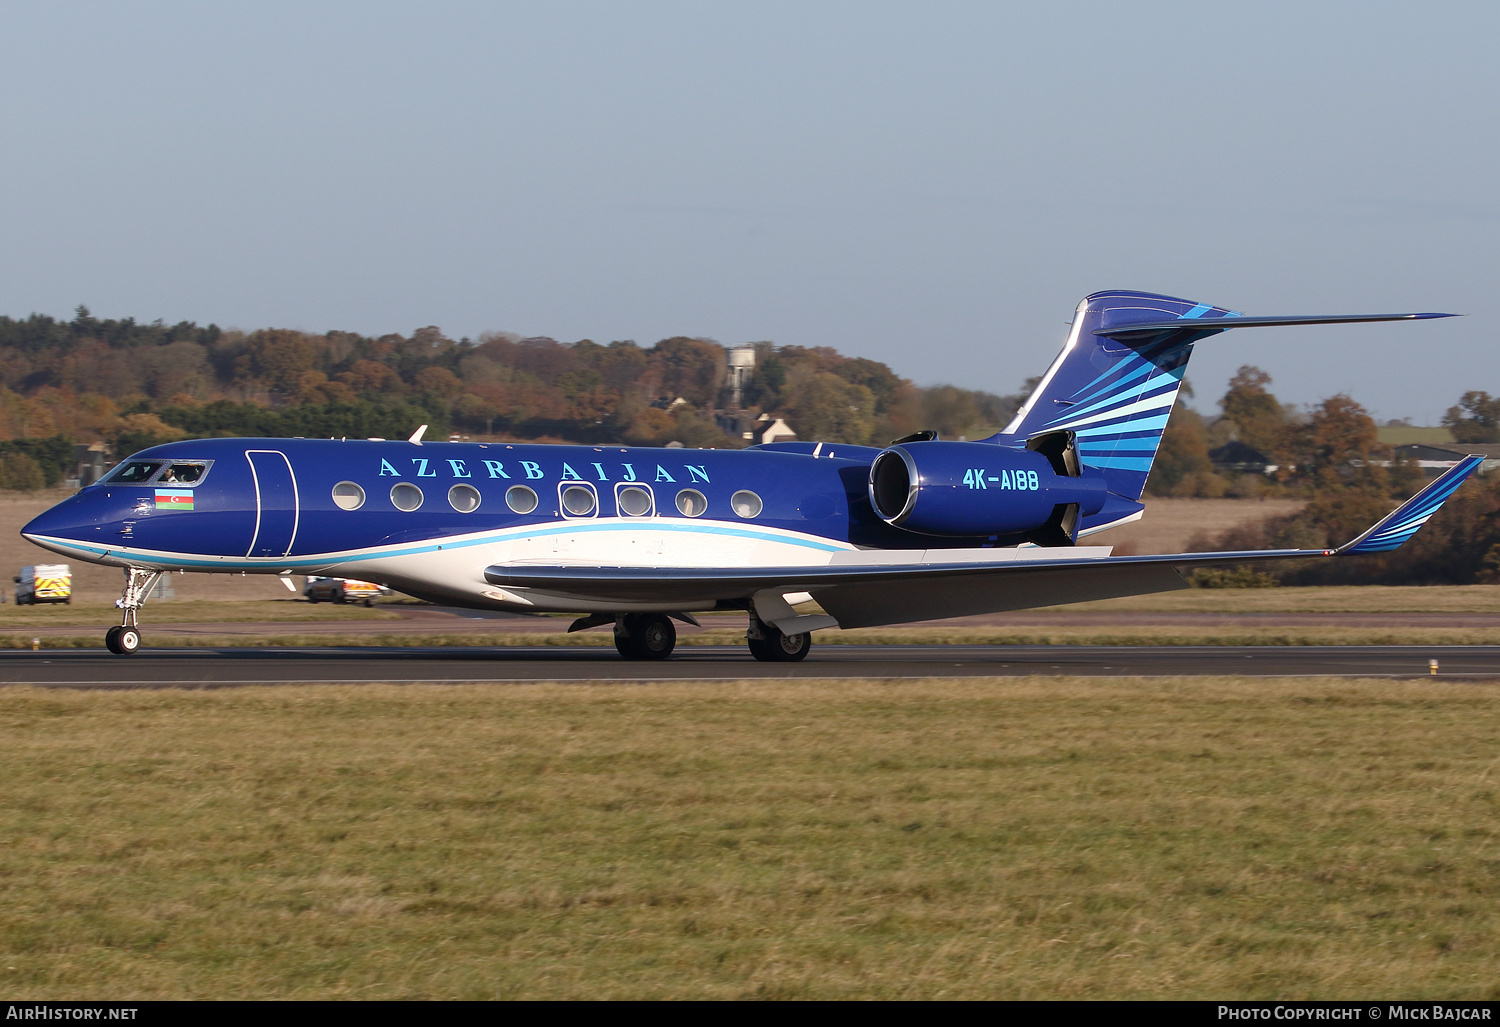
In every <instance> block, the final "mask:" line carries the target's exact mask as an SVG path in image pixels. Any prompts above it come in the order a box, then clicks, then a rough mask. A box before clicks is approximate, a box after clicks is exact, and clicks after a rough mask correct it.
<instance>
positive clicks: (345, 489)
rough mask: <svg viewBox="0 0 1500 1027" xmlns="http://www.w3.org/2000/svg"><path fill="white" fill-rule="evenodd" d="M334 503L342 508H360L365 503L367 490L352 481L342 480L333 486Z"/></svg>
mask: <svg viewBox="0 0 1500 1027" xmlns="http://www.w3.org/2000/svg"><path fill="white" fill-rule="evenodd" d="M333 505H334V506H336V507H338V508H339V509H340V510H358V509H359V508H360V507H362V506H364V505H365V490H364V489H362V488H360V487H359V486H358V485H356V484H354V482H352V481H341V482H339V483H338V484H337V485H335V486H334V487H333Z"/></svg>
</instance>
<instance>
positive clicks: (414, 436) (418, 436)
mask: <svg viewBox="0 0 1500 1027" xmlns="http://www.w3.org/2000/svg"><path fill="white" fill-rule="evenodd" d="M426 433H427V425H425V424H424V425H422V426H421V427H420V428H418V429H417V430H416V431H414V432H412V433H411V438H409V439H407V440H406V441H407V442H415V443H416V444H417V445H419V446H420V445H421V444H422V436H423V435H425V434H426Z"/></svg>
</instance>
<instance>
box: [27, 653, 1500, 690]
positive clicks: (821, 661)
mask: <svg viewBox="0 0 1500 1027" xmlns="http://www.w3.org/2000/svg"><path fill="white" fill-rule="evenodd" d="M1430 660H1437V661H1438V674H1439V676H1440V677H1444V678H1461V679H1467V680H1478V679H1486V678H1488V679H1494V680H1497V681H1500V646H982V645H922V646H897V645H884V646H855V645H827V646H820V647H814V649H813V651H812V653H811V654H810V655H809V656H808V658H807V659H806V660H805V661H803V662H802V663H790V664H788V663H760V662H757V661H756V660H753V659H751V658H750V657H749V655H748V654H747V653H746V652H745V650H744V648H743V647H740V646H684V647H681V648H679V649H678V650H677V652H676V654H674V656H673V657H672V658H671V659H670V660H666V661H664V662H633V661H629V662H628V661H625V660H622V659H620V657H619V656H618V655H616V654H615V652H614V650H613V649H608V648H604V647H598V648H594V647H587V648H585V647H558V646H535V647H521V646H514V647H512V646H505V647H495V648H457V647H455V648H430V649H429V648H391V649H369V648H355V647H350V648H306V649H275V648H233V649H228V648H226V649H158V650H142V651H141V652H139V653H137V654H136V655H134V656H113V655H111V654H109V653H108V652H106V651H104V650H103V649H99V650H87V649H76V650H57V649H54V650H50V651H42V652H29V651H20V652H17V651H9V652H4V653H0V684H11V685H21V684H29V685H51V686H61V687H82V688H153V687H155V688H162V687H167V688H174V687H206V688H221V687H234V686H239V685H268V684H295V683H319V684H373V683H378V682H391V683H406V682H483V683H506V682H511V683H521V682H534V681H667V680H698V681H734V680H740V679H748V678H845V679H848V678H911V677H984V676H1015V675H1023V674H1043V675H1105V676H1128V675H1189V676H1202V675H1220V674H1238V675H1253V676H1258V677H1321V676H1339V677H1428V676H1429V675H1430V667H1429V661H1430Z"/></svg>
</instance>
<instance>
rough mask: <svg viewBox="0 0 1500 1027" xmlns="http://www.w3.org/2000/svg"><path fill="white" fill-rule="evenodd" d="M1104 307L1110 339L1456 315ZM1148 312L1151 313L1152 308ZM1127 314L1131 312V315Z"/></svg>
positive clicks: (1099, 330)
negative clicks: (1166, 312)
mask: <svg viewBox="0 0 1500 1027" xmlns="http://www.w3.org/2000/svg"><path fill="white" fill-rule="evenodd" d="M1116 313H1117V312H1116V311H1113V310H1109V311H1105V316H1104V318H1103V321H1104V323H1103V324H1102V325H1100V326H1099V327H1098V328H1096V329H1094V334H1095V335H1102V336H1104V337H1106V338H1110V339H1139V338H1145V337H1147V336H1150V335H1155V334H1156V333H1158V332H1179V331H1192V332H1216V331H1222V330H1223V329H1226V328H1274V327H1278V326H1281V325H1337V324H1356V323H1361V322H1365V321H1427V320H1430V319H1432V318H1435V317H1458V316H1460V315H1458V314H1437V313H1428V314H1344V315H1334V314H1329V315H1319V314H1310V315H1306V316H1301V317H1247V316H1245V315H1243V314H1226V315H1224V316H1222V317H1194V318H1189V317H1178V318H1172V319H1170V320H1163V319H1161V318H1149V319H1142V318H1141V317H1140V315H1141V314H1143V313H1147V311H1145V310H1144V309H1143V308H1139V307H1137V308H1126V309H1124V310H1121V311H1118V314H1120V315H1121V316H1120V317H1118V318H1116V317H1114V316H1111V315H1114V314H1116ZM1152 313H1155V312H1154V311H1152ZM1131 315H1135V318H1134V319H1132V318H1131Z"/></svg>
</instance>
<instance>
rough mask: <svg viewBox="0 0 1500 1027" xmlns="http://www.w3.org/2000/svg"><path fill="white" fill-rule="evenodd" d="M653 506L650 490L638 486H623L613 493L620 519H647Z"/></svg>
mask: <svg viewBox="0 0 1500 1027" xmlns="http://www.w3.org/2000/svg"><path fill="white" fill-rule="evenodd" d="M655 505H656V503H655V501H653V500H652V498H651V490H650V489H647V488H644V487H643V486H640V485H624V486H621V487H620V489H619V490H618V491H617V492H616V493H615V507H616V509H618V510H619V511H620V515H621V516H622V517H649V516H651V508H652V507H654V506H655Z"/></svg>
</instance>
